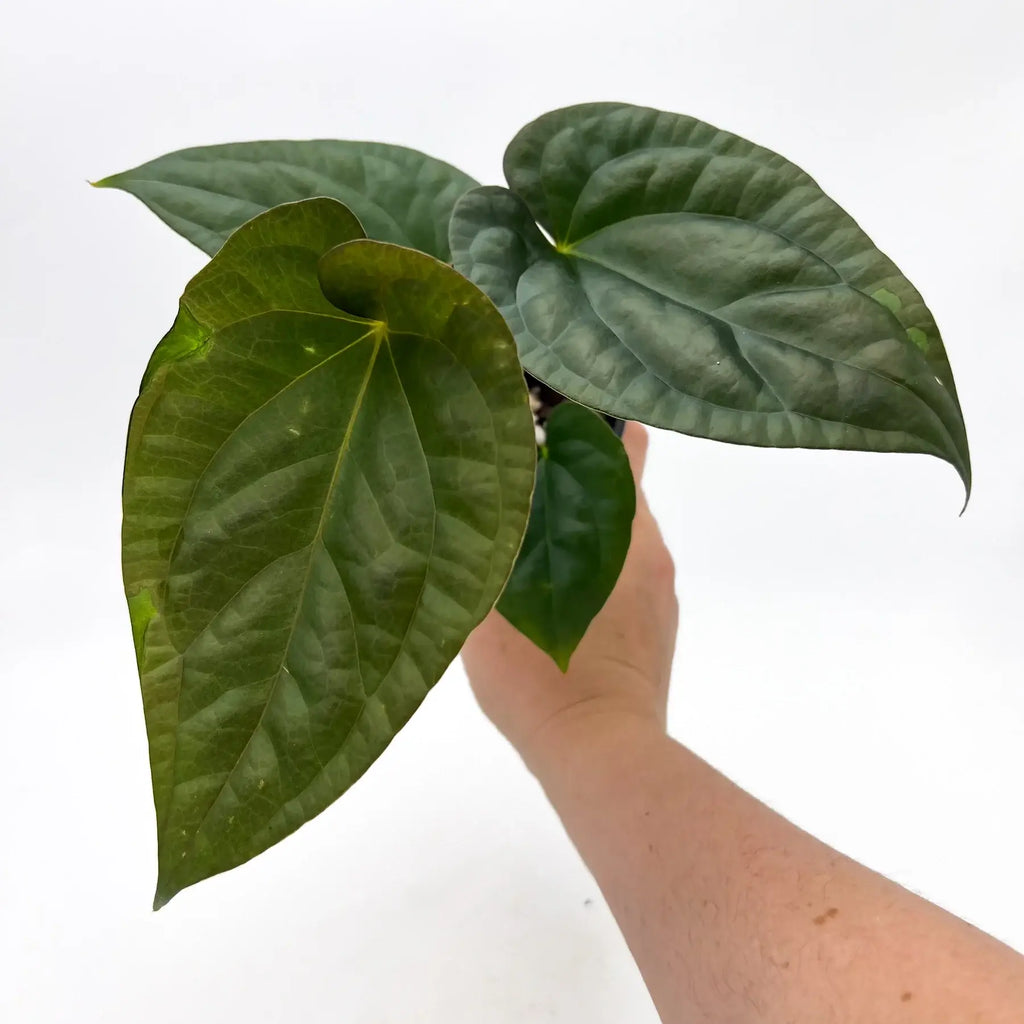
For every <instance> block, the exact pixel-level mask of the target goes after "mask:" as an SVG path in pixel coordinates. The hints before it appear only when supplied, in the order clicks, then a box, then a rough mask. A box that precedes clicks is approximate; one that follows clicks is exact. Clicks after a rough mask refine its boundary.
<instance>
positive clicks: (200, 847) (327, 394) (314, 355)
mask: <svg viewBox="0 0 1024 1024" xmlns="http://www.w3.org/2000/svg"><path fill="white" fill-rule="evenodd" d="M356 233H357V226H356V222H355V220H354V218H353V217H352V215H351V213H350V212H349V211H347V210H346V209H345V208H344V207H343V206H341V205H340V204H338V203H336V202H334V201H333V200H329V199H316V200H309V201H306V202H301V203H296V204H294V205H291V206H281V207H277V208H275V209H274V210H271V211H269V212H267V213H265V214H263V215H261V216H260V217H258V218H256V219H255V220H254V221H252V222H250V223H249V224H246V225H245V226H244V227H242V228H241V229H239V231H238V232H236V233H235V234H233V235H232V236H231V237H230V238H229V239H228V241H227V243H226V244H225V245H224V247H223V248H222V249H221V251H220V253H219V254H218V255H217V256H216V257H215V258H214V260H213V261H212V262H211V263H210V265H209V266H208V267H207V268H206V269H204V270H203V271H201V272H200V273H199V274H198V276H197V277H195V278H194V279H193V280H192V282H191V283H190V284H189V286H188V287H187V288H186V290H185V294H184V296H183V297H182V301H181V311H180V313H179V315H178V318H177V320H176V321H175V324H174V327H173V328H172V329H171V331H170V332H169V334H168V335H167V337H165V338H164V339H163V341H161V343H160V345H159V346H158V347H157V350H156V352H155V353H154V356H153V359H152V360H151V362H150V365H149V368H148V369H147V372H146V377H145V381H144V384H143V389H142V392H141V394H140V396H139V399H138V402H137V403H136V406H135V409H134V411H133V414H132V422H131V428H130V433H129V440H128V451H127V456H126V465H125V478H124V527H123V562H124V580H125V590H126V593H127V596H128V603H129V609H130V611H131V617H132V627H133V634H134V637H135V642H136V650H137V654H138V662H139V671H140V676H141V680H142V691H143V699H144V704H145V711H146V723H147V728H148V731H149V742H150V760H151V766H152V774H153V792H154V800H155V804H156V812H157V827H158V835H159V861H160V874H159V882H158V886H157V894H156V901H155V905H156V906H161V905H162V904H164V903H166V902H167V900H169V899H170V898H171V897H172V896H173V895H174V894H175V893H176V892H178V891H180V890H181V889H183V888H184V887H185V886H188V885H192V884H193V883H195V882H197V881H200V880H201V879H203V878H206V877H208V876H210V875H213V874H216V873H217V872H220V871H225V870H227V869H229V868H232V867H234V866H236V865H238V864H241V863H242V862H243V861H245V860H248V859H249V858H250V857H253V856H255V855H256V854H258V853H260V852H261V851H263V850H265V849H266V848H267V847H269V846H271V845H272V844H273V843H276V842H278V841H279V840H280V839H282V838H283V837H284V836H286V835H288V834H289V833H290V832H292V831H294V830H295V829H296V828H298V827H299V826H300V825H301V824H303V822H306V821H308V820H309V819H310V818H312V817H314V816H315V815H316V814H318V813H319V812H320V811H322V810H323V809H324V808H325V807H327V806H328V804H330V803H331V802H332V801H333V800H334V799H336V798H337V797H338V796H339V795H340V794H341V793H343V792H344V791H345V790H346V789H347V788H348V787H349V786H350V785H351V784H352V783H353V782H354V781H355V780H356V779H358V778H359V776H360V775H361V774H362V773H363V772H364V771H365V770H366V769H367V767H369V765H370V764H371V763H372V762H373V761H374V759H375V758H376V757H377V756H378V755H379V754H380V753H381V752H382V751H383V750H384V748H385V747H386V746H387V745H388V743H389V742H390V741H391V739H392V737H393V736H394V735H395V733H396V732H397V731H398V730H399V729H400V728H401V727H402V725H403V724H404V723H405V722H406V721H407V720H408V718H409V717H410V715H411V714H412V713H413V712H414V711H415V709H416V707H417V706H418V705H419V703H420V701H421V700H422V699H423V697H424V696H425V695H426V693H427V691H428V690H429V689H430V687H431V686H432V685H433V684H434V683H435V682H436V681H437V680H438V678H440V676H441V674H442V673H443V672H444V670H445V668H446V667H447V666H448V664H449V663H450V662H451V660H452V659H453V658H454V657H455V656H456V654H457V653H458V651H459V649H460V648H461V646H462V643H463V641H464V640H465V638H466V636H468V634H469V632H470V630H472V628H473V627H474V626H475V625H476V624H477V623H478V622H480V621H481V619H483V617H484V616H485V615H486V614H487V612H488V611H489V610H490V608H491V607H492V606H493V604H494V603H495V601H496V600H497V598H498V595H499V594H500V592H501V589H502V587H503V586H504V583H505V581H506V579H507V577H508V574H509V573H510V571H511V568H512V564H513V562H514V559H515V557H516V553H517V551H518V549H519V546H520V543H521V540H522V537H523V533H524V531H525V528H526V523H527V518H528V514H529V507H530V497H531V491H532V488H533V482H534V466H535V447H534V438H533V426H532V418H531V415H530V412H529V406H528V402H527V394H526V388H525V385H524V382H523V377H522V370H521V368H520V366H519V362H518V359H517V356H516V351H515V345H514V343H513V340H512V338H511V336H510V335H509V333H508V329H507V327H506V326H505V324H504V322H503V321H502V319H501V317H500V315H499V314H498V312H497V311H496V310H495V309H494V307H493V306H492V305H491V304H490V302H488V301H487V299H486V298H485V297H484V296H483V295H481V294H480V293H479V292H478V291H477V290H476V289H475V288H474V287H473V286H472V285H471V284H469V282H467V281H466V280H465V279H464V278H462V277H460V276H459V275H458V274H456V273H455V272H454V271H453V270H451V269H450V268H449V267H446V266H445V265H444V264H442V263H440V262H438V261H437V260H434V259H433V258H432V257H429V256H426V255H424V254H422V253H418V252H414V251H413V250H410V249H403V248H399V247H397V246H393V245H388V244H385V243H380V242H371V241H367V240H364V239H359V240H352V241H347V240H350V239H353V236H354V235H355V234H356ZM338 243H344V244H341V245H340V246H339V245H338ZM318 275H319V276H318ZM321 285H322V287H321ZM324 291H326V293H327V295H329V296H330V300H329V299H328V297H327V295H325V294H324ZM370 292H372V294H373V298H374V302H375V305H374V308H373V313H374V319H372V320H370V319H365V318H359V317H357V316H354V315H352V312H351V310H349V311H343V309H340V308H338V305H337V303H339V302H340V303H341V304H342V305H343V306H344V305H345V303H346V302H347V301H348V299H349V297H353V298H358V297H359V296H363V295H365V294H368V293H370ZM331 300H333V301H331Z"/></svg>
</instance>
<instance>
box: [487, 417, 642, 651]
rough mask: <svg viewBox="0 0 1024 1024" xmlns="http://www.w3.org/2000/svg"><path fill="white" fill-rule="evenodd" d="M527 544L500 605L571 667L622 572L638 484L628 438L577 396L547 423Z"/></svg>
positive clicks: (515, 623) (518, 626)
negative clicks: (624, 444) (628, 453)
mask: <svg viewBox="0 0 1024 1024" xmlns="http://www.w3.org/2000/svg"><path fill="white" fill-rule="evenodd" d="M546 430H547V444H546V445H545V447H544V448H543V449H542V453H541V457H540V458H539V459H538V461H537V486H536V489H535V491H534V496H533V509H532V511H531V513H530V523H529V526H528V527H527V530H526V538H525V540H524V541H523V547H522V550H521V551H520V553H519V558H518V560H517V561H516V564H515V568H514V569H513V571H512V576H511V577H510V578H509V581H508V584H507V586H506V587H505V592H504V593H503V594H502V595H501V600H500V601H499V602H498V611H500V612H501V614H502V615H504V616H505V618H506V619H508V620H509V622H511V623H512V625H513V626H515V627H516V629H518V630H519V631H520V632H521V633H525V634H526V636H528V637H529V638H530V639H531V640H532V641H533V642H534V643H535V644H536V645H537V646H538V647H540V648H541V649H542V650H544V651H547V653H548V654H550V655H551V657H552V658H554V660H555V661H556V662H557V664H558V665H559V666H560V667H561V669H562V670H563V671H565V669H566V668H568V665H569V659H570V657H571V656H572V653H573V651H575V650H576V646H577V644H579V642H580V640H582V639H583V635H584V633H586V631H587V627H588V626H589V625H590V622H591V620H592V619H593V618H594V616H595V615H596V614H597V613H598V612H599V611H600V610H601V608H602V607H603V606H604V603H605V601H606V600H607V599H608V595H609V594H610V593H611V592H612V588H613V587H614V586H615V581H616V580H617V579H618V578H619V572H620V571H621V569H622V563H623V561H624V560H625V558H626V551H627V550H628V549H629V539H630V534H631V531H632V524H633V513H634V511H635V509H636V492H635V489H634V486H633V473H632V470H631V469H630V466H629V459H628V457H627V456H626V450H625V449H624V448H623V447H622V442H621V441H620V440H619V439H618V438H617V437H616V436H615V434H614V433H613V432H612V430H611V428H610V427H609V426H608V424H607V423H606V422H605V421H604V419H603V418H602V417H601V416H598V415H597V414H596V413H593V412H591V411H590V410H589V409H584V408H583V407H582V406H579V405H575V404H574V403H572V402H563V403H561V404H560V405H559V406H557V407H556V408H555V410H554V412H553V413H552V414H551V417H550V418H549V419H548V421H547V424H546Z"/></svg>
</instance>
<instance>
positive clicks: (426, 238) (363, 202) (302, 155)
mask: <svg viewBox="0 0 1024 1024" xmlns="http://www.w3.org/2000/svg"><path fill="white" fill-rule="evenodd" d="M96 185H97V186H98V187H101V188H119V189H122V190H123V191H125V192H130V193H131V194H132V195H134V196H137V197H138V198H139V199H141V200H142V202H143V203H145V204H146V206H148V207H149V208H150V209H151V210H152V211H153V212H154V213H155V214H156V215H157V216H158V217H159V218H160V219H161V220H162V221H164V223H166V224H168V225H170V227H172V228H173V229H174V230H175V231H177V232H178V234H180V235H183V236H184V237H185V238H187V239H188V240H189V241H190V242H193V243H194V244H195V245H197V246H199V248H200V249H202V250H203V251H204V252H205V253H207V254H208V255H210V256H212V255H213V254H214V253H216V252H217V250H218V249H220V247H221V246H222V245H223V244H224V241H225V240H226V239H227V237H228V235H230V234H231V232H232V231H234V230H235V229H236V228H238V227H240V226H241V225H242V224H244V223H245V222H246V221H248V220H250V219H251V218H253V217H255V216H256V215H257V214H259V213H262V212H263V211H264V210H268V209H270V208H271V207H274V206H278V205H279V204H281V203H290V202H294V201H296V200H299V199H311V198H313V197H316V196H327V197H330V198H333V199H338V200H340V201H341V202H343V203H344V204H345V205H346V206H348V207H349V208H350V209H351V210H352V211H353V212H354V213H355V215H356V216H357V217H358V218H359V220H360V222H361V223H362V225H363V228H364V229H365V231H366V234H367V235H368V236H369V237H370V238H376V239H378V240H380V241H382V242H394V243H395V244H397V245H405V246H409V247H410V248H412V249H419V250H420V251H421V252H426V253H429V254H430V255H432V256H436V257H437V258H438V259H440V260H444V261H445V262H448V261H449V260H450V253H449V249H448V220H449V218H450V216H451V211H452V206H453V205H454V203H455V200H456V199H458V198H459V196H460V195H462V194H463V192H466V191H468V190H469V189H471V188H473V186H474V185H476V182H475V181H474V180H473V179H472V178H470V177H469V176H468V175H466V174H463V173H462V171H460V170H458V169H457V168H455V167H452V166H451V165H450V164H446V163H443V162H442V161H440V160H435V159H434V158H433V157H430V156H427V155H426V154H425V153H419V152H417V151H416V150H414V149H407V148H405V147H404V146H390V145H386V144H385V143H381V142H347V141H341V140H334V139H319V140H314V141H310V142H289V141H271V142H234V143H228V144H226V145H220V146H199V147H196V148H194V149H181V150H178V151H177V152H176V153H168V154H167V155H166V156H161V157H158V158H157V159H156V160H150V161H149V162H148V163H144V164H141V165H140V166H138V167H136V168H134V169H133V170H130V171H123V172H122V173H121V174H112V175H111V176H110V177H108V178H104V179H103V180H102V181H98V182H96Z"/></svg>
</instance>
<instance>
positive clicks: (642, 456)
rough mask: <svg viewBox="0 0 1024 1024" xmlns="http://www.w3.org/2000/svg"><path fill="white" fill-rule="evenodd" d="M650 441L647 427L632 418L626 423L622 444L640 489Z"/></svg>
mask: <svg viewBox="0 0 1024 1024" xmlns="http://www.w3.org/2000/svg"><path fill="white" fill-rule="evenodd" d="M648 443H649V436H648V433H647V428H646V427H644V426H642V425H641V424H639V423H635V422H633V421H632V420H631V421H630V422H628V423H627V424H626V429H625V430H624V431H623V433H622V445H623V447H624V448H625V449H626V454H627V455H628V456H629V465H630V468H631V469H632V470H633V479H634V481H635V482H636V486H637V490H639V489H640V481H641V480H642V479H643V475H644V465H645V464H646V463H647V447H648Z"/></svg>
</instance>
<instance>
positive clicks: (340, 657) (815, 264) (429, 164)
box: [97, 103, 970, 906]
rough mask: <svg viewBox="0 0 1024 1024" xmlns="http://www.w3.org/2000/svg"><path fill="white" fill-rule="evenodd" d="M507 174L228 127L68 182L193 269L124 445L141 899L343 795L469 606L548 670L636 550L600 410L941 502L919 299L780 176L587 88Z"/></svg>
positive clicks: (831, 209)
mask: <svg viewBox="0 0 1024 1024" xmlns="http://www.w3.org/2000/svg"><path fill="white" fill-rule="evenodd" d="M505 175H506V178H507V183H508V188H496V187H479V186H478V185H477V183H476V182H475V181H473V180H472V179H471V178H469V177H468V176H466V175H465V174H463V173H462V172H461V171H458V170H456V169H455V168H453V167H451V166H450V165H448V164H445V163H442V162H441V161H438V160H435V159H433V158H432V157H428V156H425V155H424V154H422V153H417V152H414V151H412V150H408V149H404V148H402V147H397V146H389V145H383V144H379V143H369V142H344V141H314V142H254V143H240V144H231V145H223V146H210V147H205V148H200V149H190V150H183V151H180V152H178V153H172V154H169V155H168V156H164V157H161V158H159V159H157V160H154V161H151V162H150V163H147V164H143V165H142V166H140V167H138V168H135V169H134V170H132V171H127V172H125V173H123V174H117V175H114V176H112V177H109V178H106V179H104V180H102V181H100V182H98V183H97V184H98V185H100V186H103V187H116V188H120V189H123V190H125V191H128V192H131V193H132V194H134V195H136V196H137V197H138V198H140V199H141V200H142V201H143V202H144V203H145V204H146V205H147V206H149V207H150V208H151V209H152V210H153V211H154V212H156V213H157V214H158V216H160V217H161V218H162V219H163V220H164V221H165V222H166V223H168V224H169V225H170V226H171V227H173V228H174V229H175V230H177V231H178V232H179V233H181V234H183V235H184V236H185V237H187V238H189V239H190V240H192V241H193V242H195V243H196V244H197V245H198V246H200V247H201V248H202V249H204V250H205V251H206V252H207V253H208V254H209V255H210V256H211V261H210V263H209V264H208V265H207V266H206V267H205V268H204V269H203V270H201V271H200V273H199V274H198V275H197V276H196V277H195V278H193V280H192V281H191V282H190V283H189V284H188V286H187V288H186V289H185V292H184V294H183V296H182V299H181V304H180V309H179V313H178V316H177V318H176V320H175V322H174V325H173V326H172V328H171V330H170V331H169V332H168V334H167V335H166V336H165V337H164V338H163V339H162V340H161V341H160V343H159V344H158V345H157V347H156V350H155V351H154V353H153V356H152V358H151V360H150V362H149V365H148V367H147V369H146V372H145V375H144V377H143V381H142V388H141V391H140V394H139V397H138V400H137V402H136V404H135V408H134V410H133V412H132V417H131V425H130V430H129V438H128V449H127V455H126V462H125V476H124V528H123V567H124V579H125V588H126V593H127V597H128V604H129V609H130V612H131V621H132V627H133V632H134V637H135V647H136V653H137V658H138V664H139V671H140V676H141V680H142V691H143V699H144V705H145V712H146V722H147V728H148V732H149V745H150V759H151V767H152V775H153V790H154V798H155V804H156V812H157V824H158V831H159V846H160V853H159V861H160V866H159V881H158V885H157V893H156V900H155V905H156V906H161V905H163V904H164V903H166V902H167V900H169V899H170V898H171V897H172V896H173V895H174V894H175V893H176V892H178V891H180V890H181V889H182V888H184V887H186V886H188V885H191V884H193V883H195V882H197V881H200V880H201V879H203V878H206V877H208V876H210V875H213V874H216V873H218V872H220V871H224V870H227V869H229V868H232V867H235V866H236V865H238V864H241V863H243V862H244V861H246V860H248V859H249V858H251V857H253V856H255V855H256V854H258V853H260V852H261V851H262V850H264V849H266V848H267V847H268V846H270V845H272V844H273V843H276V842H277V841H279V840H280V839H282V838H283V837H284V836H286V835H287V834H289V833H290V832H292V831H294V830H295V829H296V828H298V827H299V826H300V825H301V824H303V822H305V821H307V820H309V819H310V818H311V817H313V816H314V815H316V814H318V813H319V812H320V811H322V810H323V809H324V808H325V807H327V806H328V804H330V803H331V802H333V801H334V800H335V799H336V798H337V797H338V796H339V795H341V794H342V793H343V792H344V791H345V790H346V789H347V788H348V787H349V786H350V785H351V784H352V783H353V782H354V781H355V780H356V779H357V778H359V776H360V775H361V774H362V773H363V772H364V771H365V770H366V768H367V767H368V766H369V765H370V764H371V763H372V762H373V761H374V759H375V758H376V757H378V756H379V755H380V754H381V753H382V751H383V750H384V749H385V747H386V746H387V745H388V743H389V742H390V741H391V739H392V738H393V737H394V735H395V734H396V733H397V731H398V730H399V729H400V728H401V727H402V725H403V724H404V723H405V722H406V721H407V720H408V718H409V717H410V716H411V715H412V713H413V712H414V711H415V710H416V708H417V707H418V705H419V703H420V702H421V701H422V699H423V697H424V696H425V695H426V693H427V691H428V690H429V689H430V687H431V686H432V685H433V684H434V683H435V682H436V681H437V680H438V679H439V678H440V676H441V675H442V673H443V672H444V670H445V668H446V667H447V666H448V665H449V664H450V663H451V661H452V660H453V659H454V658H455V657H456V655H457V654H458V652H459V649H460V648H461V646H462V644H463V642H464V640H465V639H466V637H467V636H468V634H469V633H470V631H471V630H472V629H473V628H474V627H475V626H476V625H477V624H478V623H479V622H480V621H481V620H482V619H483V618H484V616H485V615H486V614H487V613H488V612H489V611H490V610H491V608H492V607H494V606H495V605H497V608H498V609H499V611H500V612H501V613H502V614H504V615H505V616H506V617H507V618H508V619H509V620H510V621H511V622H512V623H513V624H514V625H515V626H517V627H518V628H519V629H520V630H521V631H522V632H524V633H525V634H526V635H527V636H529V637H530V638H531V639H532V640H533V641H534V642H535V643H537V644H538V645H539V646H540V647H542V648H543V649H544V650H545V651H547V652H548V653H549V654H551V656H552V657H553V658H554V659H555V660H556V661H557V662H558V663H559V664H560V665H561V666H563V667H564V666H566V665H567V664H568V661H569V659H570V657H571V655H572V651H573V649H574V648H575V646H576V644H577V643H578V642H579V640H580V638H581V637H582V636H583V634H584V632H585V630H586V628H587V625H588V624H589V622H590V620H591V619H592V618H593V616H594V615H595V614H596V613H597V611H598V610H599V609H600V607H601V605H602V604H603V602H604V600H605V599H606V597H607V595H608V594H609V592H610V591H611V588H612V586H613V585H614V583H615V580H616V578H617V576H618V572H619V570H620V568H621V565H622V561H623V559H624V557H625V553H626V550H627V548H628V545H629V535H630V523H631V520H632V515H633V509H634V492H633V483H632V478H631V475H630V472H629V467H628V463H627V460H626V458H625V454H624V452H623V449H622V446H621V443H620V442H619V440H618V438H617V437H616V434H615V432H614V431H613V430H611V429H609V424H614V423H616V422H618V423H619V425H620V426H621V421H623V420H629V419H633V420H639V421H642V422H644V423H647V424H650V425H652V426H655V427H661V428H665V429H669V430H676V431H680V432H683V433H686V434H691V435H697V436H701V437H707V438H711V439H714V440H720V441H727V442H731V443H737V444H752V445H760V446H777V447H806V448H833V449H859V450H868V451H879V452H919V453H927V454H931V455H935V456H938V457H939V458H942V459H944V460H946V461H947V462H949V463H950V464H951V465H953V467H954V468H955V469H956V470H957V472H958V473H959V474H960V476H961V478H962V479H963V481H964V484H965V487H966V488H967V490H968V493H969V488H970V459H969V453H968V446H967V438H966V432H965V428H964V423H963V417H962V414H961V411H960V407H959V404H958V400H957V395H956V388H955V385H954V382H953V377H952V373H951V370H950V366H949V362H948V360H947V358H946V353H945V349H944V347H943V344H942V340H941V338H940V335H939V332H938V329H937V328H936V325H935V322H934V320H933V318H932V316H931V314H930V313H929V311H928V309H927V307H926V306H925V304H924V301H923V300H922V298H921V296H920V295H919V294H918V292H917V291H916V290H915V289H914V287H913V286H912V285H911V284H910V282H909V281H907V280H906V278H905V277H904V276H903V275H902V274H901V273H900V272H899V270H898V269H897V268H896V266H895V265H894V264H893V263H892V261H891V260H889V259H888V257H886V256H885V255H883V254H882V253H881V252H879V251H878V249H877V248H876V247H875V246H874V245H873V243H872V242H871V241H870V239H869V238H868V237H867V235H866V234H865V233H864V232H863V231H862V230H861V229H860V228H859V227H858V225H857V224H856V222H855V221H854V220H853V219H852V218H851V217H850V216H849V215H848V214H846V213H845V212H844V211H843V210H842V209H841V208H840V207H839V206H838V205H837V204H836V203H835V202H833V201H832V200H831V199H830V198H829V197H828V196H826V195H825V194H824V192H822V190H821V189H820V188H819V187H818V185H817V184H816V183H815V182H814V181H813V179H811V178H810V177H809V176H808V175H807V174H806V173H804V172H803V171H802V170H800V169H799V168H797V167H795V166H794V165H793V164H791V163H789V162H788V161H786V160H785V159H783V158H782V157H781V156H778V155H777V154H775V153H772V152H770V151H769V150H766V149H763V148H762V147H760V146H757V145H754V144H753V143H750V142H748V141H746V140H744V139H741V138H739V137H737V136H735V135H732V134H730V133H728V132H724V131H721V130H719V129H717V128H714V127H712V126H710V125H707V124H705V123H703V122H701V121H698V120H695V119H694V118H691V117H685V116H682V115H677V114H669V113H664V112H659V111H655V110H650V109H647V108H640V107H634V106H629V105H625V104H613V103H599V104H586V105H582V106H576V107H569V108H566V109H564V110H558V111H554V112H552V113H549V114H545V115H544V116H542V117H541V118H539V119H538V120H536V121H534V122H532V123H531V124H529V125H527V126H526V127H525V128H523V129H522V130H521V131H520V132H519V133H518V134H517V135H516V136H515V138H514V139H513V141H512V143H511V144H510V145H509V147H508V150H507V151H506V154H505ZM524 374H525V375H526V376H525V377H524Z"/></svg>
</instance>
